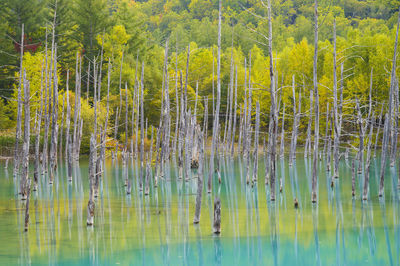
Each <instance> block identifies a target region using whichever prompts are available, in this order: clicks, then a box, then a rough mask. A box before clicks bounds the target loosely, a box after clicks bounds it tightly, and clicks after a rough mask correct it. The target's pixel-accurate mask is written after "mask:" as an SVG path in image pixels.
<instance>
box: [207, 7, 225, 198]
mask: <svg viewBox="0 0 400 266" xmlns="http://www.w3.org/2000/svg"><path fill="white" fill-rule="evenodd" d="M218 6H219V11H218V57H217V103H216V107H215V110H214V125H213V137H212V143H211V156H210V166H209V167H210V168H209V174H208V182H207V192H208V193H211V186H212V177H213V173H214V154H215V150H216V145H217V141H218V136H219V132H218V125H219V108H220V102H221V20H222V18H221V16H222V15H221V13H222V4H221V0H219V4H218Z"/></svg>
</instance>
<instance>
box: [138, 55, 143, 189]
mask: <svg viewBox="0 0 400 266" xmlns="http://www.w3.org/2000/svg"><path fill="white" fill-rule="evenodd" d="M143 78H144V62H142V74H141V77H140V177H139V190H140V191H142V190H143V175H144V169H143V168H144V163H143V156H144V106H143V91H144V84H143V82H144V81H143Z"/></svg>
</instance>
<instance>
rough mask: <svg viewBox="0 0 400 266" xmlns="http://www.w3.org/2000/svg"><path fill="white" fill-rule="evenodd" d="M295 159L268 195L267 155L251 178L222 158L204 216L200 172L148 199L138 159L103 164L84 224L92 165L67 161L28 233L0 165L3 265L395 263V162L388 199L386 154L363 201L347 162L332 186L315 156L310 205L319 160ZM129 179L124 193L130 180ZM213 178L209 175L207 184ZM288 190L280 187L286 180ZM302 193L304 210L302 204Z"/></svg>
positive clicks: (399, 208) (36, 208)
mask: <svg viewBox="0 0 400 266" xmlns="http://www.w3.org/2000/svg"><path fill="white" fill-rule="evenodd" d="M299 157H301V158H298V159H297V162H296V163H295V165H293V166H291V167H289V165H288V162H287V160H285V159H282V160H281V161H279V162H278V165H277V170H278V178H279V179H282V181H281V182H279V181H278V182H277V197H276V201H275V202H271V201H270V200H269V198H270V195H269V187H266V186H265V177H264V176H265V174H264V160H263V158H261V159H260V162H259V165H260V167H259V170H258V182H257V183H256V184H255V185H254V186H253V187H252V186H249V185H246V182H245V178H246V173H245V171H246V162H245V161H243V160H239V159H235V160H231V159H229V158H222V159H221V161H220V164H221V165H220V169H221V177H222V183H221V184H218V182H217V180H215V181H214V182H213V192H212V193H211V194H207V193H206V192H205V190H204V194H203V201H202V209H201V219H200V224H198V225H194V224H193V217H194V208H195V197H196V195H195V194H196V191H197V180H196V173H194V172H193V173H192V176H191V179H190V180H189V181H188V182H186V181H185V180H179V179H178V178H177V176H176V173H177V171H176V164H175V163H174V162H171V163H170V164H169V165H168V171H167V175H166V176H165V177H164V178H163V179H162V180H160V181H159V185H158V187H157V188H155V187H154V186H153V184H152V185H151V189H150V195H149V196H144V195H143V193H142V192H140V191H139V190H138V174H139V170H138V165H139V164H138V162H136V161H134V160H132V162H131V163H130V165H129V168H128V169H123V168H122V164H121V162H119V161H114V162H113V161H111V160H107V161H106V165H105V173H104V176H103V182H102V185H101V191H100V196H99V198H98V199H97V200H96V212H95V225H94V227H87V226H86V206H87V202H88V197H89V190H88V186H89V182H88V164H87V161H85V160H83V161H81V162H80V164H79V166H78V165H77V166H76V167H75V168H74V174H73V182H72V183H70V182H68V181H67V178H66V169H65V164H64V162H63V161H60V162H59V168H58V175H57V177H56V179H55V182H54V184H53V185H52V186H50V185H48V177H47V176H46V175H43V176H41V180H40V185H39V190H38V191H37V192H32V195H31V203H30V226H29V231H28V232H24V231H23V229H24V208H25V203H24V202H21V200H19V197H18V194H17V193H18V192H17V191H18V190H17V187H18V179H14V178H13V175H12V166H11V165H10V166H9V169H8V170H6V169H4V167H3V165H1V166H0V167H1V168H0V239H1V244H0V265H14V264H23V265H26V264H33V265H39V264H64V265H70V264H80V265H88V264H99V265H116V264H122V265H126V264H134V265H163V264H165V265H245V264H248V265H360V264H362V265H399V264H400V223H399V212H400V204H399V191H398V190H397V173H398V172H397V171H398V168H397V166H396V167H394V168H388V171H387V174H386V179H385V198H384V199H383V200H379V198H378V196H377V195H378V178H377V176H378V172H377V171H378V170H379V161H380V160H379V158H377V159H376V160H375V159H374V160H373V162H372V165H371V180H370V186H371V187H370V200H369V201H367V202H363V201H362V200H361V199H360V198H361V197H360V188H361V187H362V185H363V184H362V183H363V182H362V180H363V178H362V175H357V176H356V197H355V198H352V196H351V167H350V162H348V161H345V160H343V161H342V162H341V164H340V171H339V174H340V177H339V179H336V180H335V184H334V188H331V186H330V183H331V182H330V178H331V177H330V175H331V173H330V172H327V171H326V161H325V160H324V158H322V160H321V161H320V163H319V183H318V204H312V203H311V200H310V199H311V160H310V159H304V158H302V156H299ZM126 175H128V177H129V178H130V179H131V180H132V183H133V187H132V194H131V195H127V194H126V187H124V180H125V176H126ZM205 183H206V182H205ZM280 183H281V184H282V193H279V184H280ZM215 196H219V197H220V198H221V203H222V215H221V219H222V224H221V228H222V233H221V235H219V236H216V235H213V234H212V215H213V199H214V197H215ZM295 198H297V199H298V202H299V208H298V209H296V208H294V204H293V202H294V199H295Z"/></svg>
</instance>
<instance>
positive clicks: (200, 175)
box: [193, 126, 204, 224]
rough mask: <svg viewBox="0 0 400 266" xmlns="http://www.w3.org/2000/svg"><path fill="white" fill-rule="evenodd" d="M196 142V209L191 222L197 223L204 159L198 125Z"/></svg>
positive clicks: (201, 136) (201, 192)
mask: <svg viewBox="0 0 400 266" xmlns="http://www.w3.org/2000/svg"><path fill="white" fill-rule="evenodd" d="M196 136H197V138H198V139H197V144H198V149H199V168H198V172H197V194H196V209H195V213H194V219H193V223H194V224H198V223H199V222H200V212H201V198H202V195H203V173H204V172H203V167H204V165H203V160H204V138H203V134H202V133H201V131H200V127H199V126H196Z"/></svg>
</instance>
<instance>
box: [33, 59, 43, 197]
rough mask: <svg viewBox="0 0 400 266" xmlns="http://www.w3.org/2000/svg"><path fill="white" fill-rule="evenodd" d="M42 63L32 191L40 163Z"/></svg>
mask: <svg viewBox="0 0 400 266" xmlns="http://www.w3.org/2000/svg"><path fill="white" fill-rule="evenodd" d="M43 109H44V105H43V65H42V69H41V75H40V110H39V115H38V119H37V121H36V122H37V123H36V130H35V135H36V136H35V158H36V159H35V164H34V172H33V191H36V190H37V188H38V182H39V163H40V160H39V158H40V155H39V153H40V128H41V125H42V116H43Z"/></svg>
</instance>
